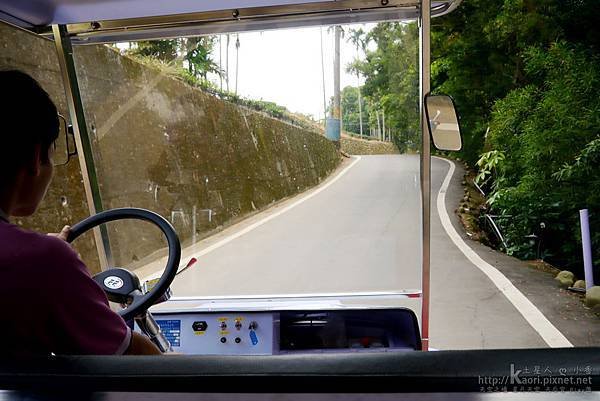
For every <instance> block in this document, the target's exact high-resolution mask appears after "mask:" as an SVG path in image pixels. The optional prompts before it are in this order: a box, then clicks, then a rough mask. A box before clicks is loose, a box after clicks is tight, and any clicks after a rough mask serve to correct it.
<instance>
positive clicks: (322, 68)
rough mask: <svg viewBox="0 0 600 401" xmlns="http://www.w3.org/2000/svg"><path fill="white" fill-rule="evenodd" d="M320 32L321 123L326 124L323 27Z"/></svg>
mask: <svg viewBox="0 0 600 401" xmlns="http://www.w3.org/2000/svg"><path fill="white" fill-rule="evenodd" d="M319 32H320V33H321V77H322V78H323V124H324V125H325V126H327V99H326V97H325V56H324V55H323V28H322V27H321V28H320V31H319Z"/></svg>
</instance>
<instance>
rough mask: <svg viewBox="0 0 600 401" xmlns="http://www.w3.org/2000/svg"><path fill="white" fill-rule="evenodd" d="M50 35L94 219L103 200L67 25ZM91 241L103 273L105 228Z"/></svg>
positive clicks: (107, 251)
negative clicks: (54, 48)
mask: <svg viewBox="0 0 600 401" xmlns="http://www.w3.org/2000/svg"><path fill="white" fill-rule="evenodd" d="M52 32H53V33H54V43H55V44H56V53H57V55H58V63H59V65H60V71H61V73H62V79H63V85H64V88H65V95H66V98H67V104H68V106H69V114H70V116H71V124H72V125H73V131H74V133H75V145H76V146H77V150H78V152H77V153H78V159H79V166H80V168H81V176H82V178H83V186H84V188H85V195H86V199H87V204H88V209H89V212H90V216H93V215H95V214H96V213H98V212H101V211H102V210H103V207H102V198H101V196H100V186H99V185H98V176H97V175H96V166H95V163H94V156H93V153H92V144H91V141H90V137H89V134H88V130H87V124H86V122H85V115H84V113H83V103H82V101H81V93H80V91H79V84H78V82H77V72H76V70H75V62H74V60H73V47H72V46H71V39H70V38H69V35H68V32H67V27H66V26H64V25H52ZM94 239H95V241H96V249H97V250H98V257H99V259H100V267H101V268H102V270H106V269H107V268H108V267H109V266H110V265H112V256H111V253H110V242H109V238H108V232H107V231H106V227H105V226H101V227H100V229H98V228H95V229H94Z"/></svg>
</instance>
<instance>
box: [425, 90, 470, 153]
mask: <svg viewBox="0 0 600 401" xmlns="http://www.w3.org/2000/svg"><path fill="white" fill-rule="evenodd" d="M425 116H426V117H427V125H428V127H429V134H430V135H431V139H432V140H433V146H435V148H436V149H438V150H453V151H456V150H461V148H462V137H461V134H460V124H459V123H458V116H457V114H456V107H455V106H454V101H453V100H452V98H451V97H450V96H446V95H430V94H427V95H425Z"/></svg>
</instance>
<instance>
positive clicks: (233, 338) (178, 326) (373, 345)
mask: <svg viewBox="0 0 600 401" xmlns="http://www.w3.org/2000/svg"><path fill="white" fill-rule="evenodd" d="M304 302H305V301H304ZM166 304H169V302H167V303H166ZM244 305H246V306H247V308H246V309H244ZM252 305H253V304H252V303H244V302H239V303H236V304H235V305H234V304H231V303H229V304H227V303H226V304H224V305H222V307H219V308H214V305H212V307H210V308H209V307H205V308H199V307H189V306H188V307H187V308H186V307H183V308H181V307H179V308H175V310H173V308H169V307H167V308H165V307H163V308H161V309H158V310H153V311H152V314H153V316H154V318H155V320H156V323H157V324H158V325H159V327H160V329H161V331H162V333H163V334H164V336H165V337H166V338H167V340H169V342H170V343H171V346H172V347H173V351H175V352H178V353H182V354H188V355H279V354H290V353H333V352H393V351H414V350H420V349H421V338H420V333H419V324H418V321H417V317H416V315H415V313H414V312H413V311H412V310H411V309H410V308H406V307H378V308H365V307H358V306H354V307H348V306H346V307H342V308H332V307H331V304H327V303H325V304H323V305H321V308H319V307H318V306H319V304H318V303H317V304H315V303H313V304H312V305H310V307H307V308H303V306H306V305H304V304H303V303H302V302H299V303H294V302H286V303H285V304H284V305H282V304H281V303H278V302H277V301H272V302H271V303H270V304H269V308H268V310H257V308H253V307H252ZM215 309H216V310H215Z"/></svg>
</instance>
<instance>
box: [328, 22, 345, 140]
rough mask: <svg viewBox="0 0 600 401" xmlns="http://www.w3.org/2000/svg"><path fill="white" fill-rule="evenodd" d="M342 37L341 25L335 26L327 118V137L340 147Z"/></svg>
mask: <svg viewBox="0 0 600 401" xmlns="http://www.w3.org/2000/svg"><path fill="white" fill-rule="evenodd" d="M341 37H342V27H341V26H339V25H336V26H335V54H334V57H333V110H332V113H331V114H332V115H331V118H329V119H328V120H327V130H326V133H327V138H329V139H330V140H331V141H332V142H334V143H335V144H336V146H337V147H338V149H339V147H340V137H341V127H342V118H341V117H342V113H341V110H342V107H341V96H340V39H341Z"/></svg>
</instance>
